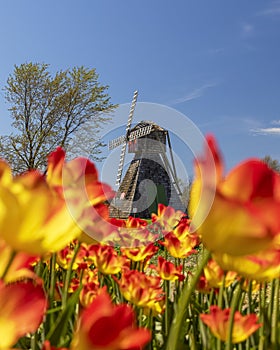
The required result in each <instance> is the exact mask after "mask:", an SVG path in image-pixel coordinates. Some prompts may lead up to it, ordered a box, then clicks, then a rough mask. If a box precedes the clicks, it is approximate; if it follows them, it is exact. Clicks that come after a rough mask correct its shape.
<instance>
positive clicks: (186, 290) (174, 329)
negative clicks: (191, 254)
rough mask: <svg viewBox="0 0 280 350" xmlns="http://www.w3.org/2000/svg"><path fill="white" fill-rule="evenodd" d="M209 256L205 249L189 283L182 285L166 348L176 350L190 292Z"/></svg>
mask: <svg viewBox="0 0 280 350" xmlns="http://www.w3.org/2000/svg"><path fill="white" fill-rule="evenodd" d="M210 256H211V253H210V252H209V251H207V250H205V251H204V254H203V257H202V259H201V261H200V264H198V266H197V269H196V272H195V274H194V275H193V277H192V279H191V280H190V281H189V283H185V285H184V286H183V290H182V293H181V295H180V298H179V301H178V304H177V314H175V315H174V317H173V320H172V324H171V329H170V333H169V337H168V339H167V345H166V350H177V349H178V348H179V344H178V342H179V334H180V330H181V327H182V324H183V322H184V315H185V312H186V309H187V307H188V305H189V302H190V298H191V295H192V292H193V291H194V290H195V286H196V284H197V281H198V279H199V277H200V275H201V272H202V270H203V268H204V266H205V265H206V264H207V262H208V260H209V258H210Z"/></svg>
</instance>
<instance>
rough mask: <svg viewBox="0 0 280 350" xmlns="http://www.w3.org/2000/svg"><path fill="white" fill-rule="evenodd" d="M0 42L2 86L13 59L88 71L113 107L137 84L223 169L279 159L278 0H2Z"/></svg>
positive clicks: (4, 122)
mask: <svg viewBox="0 0 280 350" xmlns="http://www.w3.org/2000/svg"><path fill="white" fill-rule="evenodd" d="M0 40H1V42H0V45H1V58H0V60H1V69H0V87H1V88H3V86H4V85H5V83H6V80H7V77H8V75H9V74H10V73H12V71H13V67H14V64H17V65H19V64H21V63H24V62H29V61H33V62H45V63H48V64H50V66H51V69H52V70H54V71H56V70H60V69H66V68H71V67H73V66H80V65H84V66H86V67H88V68H92V67H95V68H96V70H97V72H98V73H99V75H100V82H101V83H103V84H108V85H109V90H108V92H109V95H110V96H111V98H112V102H113V103H118V104H124V103H127V102H129V101H130V100H131V98H132V95H133V91H134V90H135V89H138V90H139V98H138V101H139V102H151V103H157V104H160V105H166V106H168V107H169V108H172V109H175V110H177V111H178V112H180V113H182V114H184V115H186V116H187V117H188V118H190V119H191V120H192V121H193V122H194V124H195V125H196V126H197V127H198V128H199V129H200V130H201V132H202V133H203V134H206V133H210V132H211V133H213V134H214V135H216V137H217V139H218V142H219V145H220V147H221V149H222V151H223V154H224V158H225V161H226V163H227V167H228V168H231V167H232V166H233V165H235V164H236V163H238V162H239V161H241V160H243V159H245V158H248V157H252V156H257V157H263V156H265V155H266V154H269V155H271V156H272V157H273V158H275V159H278V160H280V148H279V145H280V44H279V43H280V1H271V0H266V1H260V0H254V1H244V0H235V1H224V0H211V1H206V0H204V1H202V0H176V1H173V2H171V1H167V0H166V1H165V0H152V1H151V0H149V1H148V0H142V1H128V0H119V1H116V0H102V1H97V0H80V1H73V0H59V1H58V0H49V1H35V0H33V1H31V0H29V1H22V0H12V1H2V2H1V11H0ZM7 107H8V106H7V105H6V104H5V102H4V98H3V94H1V95H0V122H1V130H0V133H1V134H5V133H7V132H9V130H10V122H11V120H10V119H9V113H8V111H7ZM140 117H141V119H143V118H142V116H140ZM136 118H137V115H136ZM145 119H151V117H150V116H147V117H146V118H145ZM178 145H179V143H178V144H177V147H180V146H178ZM177 152H178V153H180V150H177ZM183 157H184V156H183V155H182V154H181V155H180V158H183Z"/></svg>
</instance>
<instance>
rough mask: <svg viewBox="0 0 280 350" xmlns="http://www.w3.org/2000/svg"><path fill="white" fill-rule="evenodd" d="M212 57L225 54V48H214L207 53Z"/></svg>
mask: <svg viewBox="0 0 280 350" xmlns="http://www.w3.org/2000/svg"><path fill="white" fill-rule="evenodd" d="M207 52H208V53H209V54H210V55H218V54H222V53H224V52H225V48H223V47H216V48H213V49H209V50H208V51H207Z"/></svg>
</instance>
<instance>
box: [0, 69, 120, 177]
mask: <svg viewBox="0 0 280 350" xmlns="http://www.w3.org/2000/svg"><path fill="white" fill-rule="evenodd" d="M107 89H108V86H103V85H101V84H100V83H99V82H98V74H97V73H96V70H95V69H87V68H85V67H83V66H82V67H74V68H73V69H72V70H65V71H59V72H57V73H55V74H54V75H52V74H51V73H50V71H49V65H48V64H41V63H24V64H21V65H20V66H15V68H14V72H13V74H11V75H10V76H9V77H8V80H7V84H6V86H5V87H4V91H5V98H6V101H7V102H8V103H9V104H10V108H9V111H10V112H11V117H12V126H13V128H14V132H12V133H11V134H10V135H6V136H2V137H1V138H0V156H1V157H2V158H4V159H6V160H7V161H8V162H9V163H10V164H11V165H12V166H13V168H14V171H15V172H21V171H25V170H27V169H36V168H43V167H44V166H45V162H46V157H47V155H48V154H49V153H50V152H51V151H53V150H54V148H56V147H57V146H61V147H63V148H64V149H65V150H66V151H70V149H69V148H70V146H71V140H72V146H73V136H74V135H75V133H76V132H77V130H79V129H81V127H82V126H83V125H86V123H89V124H90V125H91V126H92V128H93V129H94V130H95V131H96V132H95V133H93V134H91V135H88V140H85V142H86V144H87V146H88V147H89V148H90V147H95V149H94V150H91V149H89V152H88V153H89V154H90V153H92V151H93V153H95V154H98V152H99V151H100V147H101V146H102V143H100V142H99V141H98V140H97V138H96V135H97V134H98V131H99V130H100V128H101V127H102V126H103V125H104V123H106V122H108V121H109V120H110V116H109V115H110V112H111V111H113V110H114V108H115V107H116V105H113V104H111V102H110V97H109V96H108V94H107V93H106V90H107ZM105 113H106V115H105ZM93 145H94V146H93Z"/></svg>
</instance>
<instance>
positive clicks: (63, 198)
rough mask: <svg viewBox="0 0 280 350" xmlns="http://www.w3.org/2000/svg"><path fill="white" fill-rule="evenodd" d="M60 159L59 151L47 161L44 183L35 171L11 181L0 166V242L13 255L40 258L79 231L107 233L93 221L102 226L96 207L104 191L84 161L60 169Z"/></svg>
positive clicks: (1, 164)
mask: <svg viewBox="0 0 280 350" xmlns="http://www.w3.org/2000/svg"><path fill="white" fill-rule="evenodd" d="M64 157H65V153H64V151H62V150H61V149H58V150H56V151H55V152H53V153H52V154H51V155H50V156H49V163H48V171H47V179H46V178H45V176H44V175H43V174H41V173H39V172H37V171H29V172H26V173H24V174H22V175H19V176H15V177H13V176H12V172H11V169H10V167H9V166H8V165H7V164H6V163H5V162H3V161H0V238H3V239H4V240H5V241H6V242H7V243H8V245H9V246H10V247H11V248H12V249H13V250H15V251H24V252H27V253H29V254H38V255H43V254H45V253H48V252H56V251H58V250H60V249H63V248H64V247H65V246H66V245H67V244H68V243H69V242H70V241H72V240H73V239H75V238H77V237H79V236H80V235H81V233H82V232H83V230H87V229H89V228H92V229H96V231H97V232H98V234H99V236H102V234H103V233H104V231H106V230H103V232H102V233H100V231H101V228H102V225H101V224H99V225H98V224H97V222H99V221H100V222H104V220H103V219H102V217H101V216H102V215H101V214H100V213H102V214H103V211H104V210H103V211H102V210H101V209H103V207H102V208H100V206H104V207H105V205H104V204H103V201H104V200H105V199H106V198H107V197H106V195H105V192H106V193H107V192H108V193H109V192H110V193H111V191H110V188H109V186H106V185H104V186H103V184H101V183H100V182H98V180H97V172H96V169H95V167H94V165H93V164H92V163H91V162H89V161H88V160H87V159H83V158H77V159H75V160H73V161H72V162H69V163H65V164H64ZM63 166H64V168H65V176H63V178H62V168H63ZM62 180H63V181H62ZM62 182H63V183H62ZM83 192H85V193H86V195H84V196H83ZM94 206H96V207H97V210H95V209H94V208H93V207H94ZM105 209H106V207H105ZM93 226H94V227H93ZM108 226H109V225H108ZM106 228H107V227H106ZM106 233H107V232H106ZM99 236H98V237H99Z"/></svg>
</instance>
